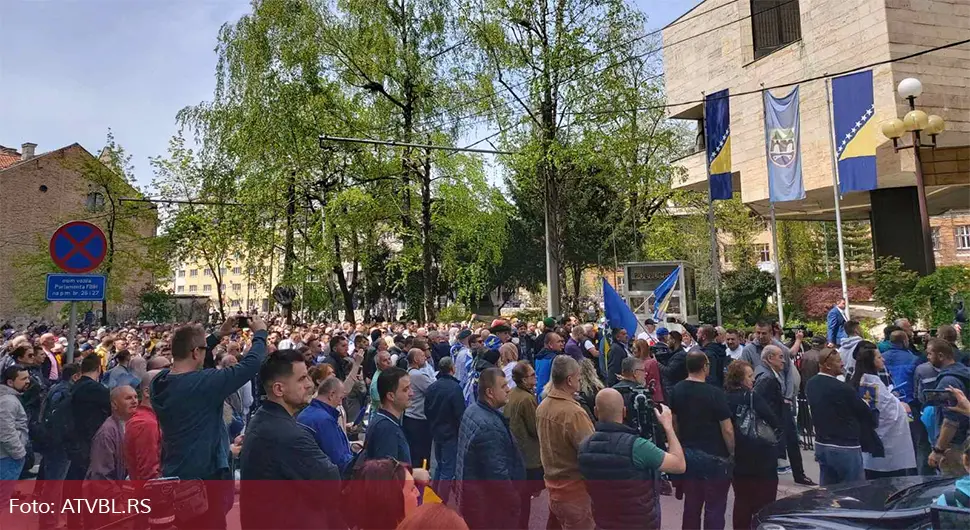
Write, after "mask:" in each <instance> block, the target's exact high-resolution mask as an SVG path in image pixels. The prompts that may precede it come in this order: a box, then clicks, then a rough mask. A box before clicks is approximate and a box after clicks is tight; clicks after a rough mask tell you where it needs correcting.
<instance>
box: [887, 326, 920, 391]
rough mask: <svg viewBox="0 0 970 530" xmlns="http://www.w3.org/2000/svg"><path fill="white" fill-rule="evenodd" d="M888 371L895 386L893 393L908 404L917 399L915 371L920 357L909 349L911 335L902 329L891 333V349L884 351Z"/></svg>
mask: <svg viewBox="0 0 970 530" xmlns="http://www.w3.org/2000/svg"><path fill="white" fill-rule="evenodd" d="M882 360H883V362H884V363H885V364H886V371H887V372H889V375H890V376H892V378H893V382H894V383H895V386H894V387H893V393H894V394H896V395H897V396H898V397H899V400H900V401H902V402H903V403H906V404H908V405H912V403H913V402H914V401H916V397H917V396H916V393H915V392H914V388H915V386H914V381H913V372H914V371H915V370H916V365H917V364H919V357H916V356H915V355H913V352H911V351H909V335H907V334H906V332H905V331H903V330H901V329H897V330H896V331H893V332H892V333H890V334H889V349H888V350H886V351H884V352H883V353H882Z"/></svg>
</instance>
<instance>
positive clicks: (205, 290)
mask: <svg viewBox="0 0 970 530" xmlns="http://www.w3.org/2000/svg"><path fill="white" fill-rule="evenodd" d="M202 292H203V293H211V292H212V285H210V284H205V285H203V286H202Z"/></svg>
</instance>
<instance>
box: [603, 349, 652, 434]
mask: <svg viewBox="0 0 970 530" xmlns="http://www.w3.org/2000/svg"><path fill="white" fill-rule="evenodd" d="M616 378H617V379H618V381H617V383H616V384H615V385H613V390H616V391H617V392H619V393H620V396H622V397H623V408H624V409H625V414H624V418H625V423H626V424H627V426H629V427H632V428H634V429H637V430H640V423H639V422H638V421H637V411H636V409H635V408H634V402H633V400H634V397H635V396H636V394H638V393H643V392H645V389H644V387H643V385H645V384H646V381H647V373H646V371H645V370H644V368H643V360H642V359H638V358H636V357H627V358H626V359H623V362H622V363H621V364H620V373H619V374H616ZM649 427H650V428H651V432H650V433H649V434H650V435H649V436H646V438H649V439H652V438H653V432H652V428H653V422H652V421H651V422H649ZM641 432H642V430H641Z"/></svg>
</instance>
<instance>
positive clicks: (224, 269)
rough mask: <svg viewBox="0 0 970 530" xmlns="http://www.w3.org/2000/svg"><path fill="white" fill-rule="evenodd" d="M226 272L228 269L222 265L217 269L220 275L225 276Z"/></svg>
mask: <svg viewBox="0 0 970 530" xmlns="http://www.w3.org/2000/svg"><path fill="white" fill-rule="evenodd" d="M227 272H229V271H228V269H226V268H225V267H223V268H221V269H219V274H221V275H223V276H225V275H226V273H227Z"/></svg>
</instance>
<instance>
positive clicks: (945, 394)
mask: <svg viewBox="0 0 970 530" xmlns="http://www.w3.org/2000/svg"><path fill="white" fill-rule="evenodd" d="M923 404H924V405H933V406H935V407H940V406H942V407H955V406H956V405H957V398H956V396H954V395H953V394H951V393H950V392H949V391H946V390H924V391H923Z"/></svg>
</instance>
